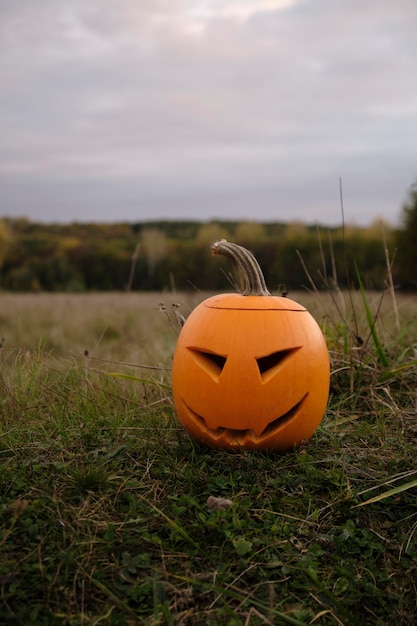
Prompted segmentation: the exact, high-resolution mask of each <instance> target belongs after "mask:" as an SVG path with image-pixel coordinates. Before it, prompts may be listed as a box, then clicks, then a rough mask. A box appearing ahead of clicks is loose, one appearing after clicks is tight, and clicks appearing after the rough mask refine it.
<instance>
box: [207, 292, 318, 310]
mask: <svg viewBox="0 0 417 626" xmlns="http://www.w3.org/2000/svg"><path fill="white" fill-rule="evenodd" d="M202 304H203V305H204V306H206V307H208V308H209V309H232V310H238V309H240V310H245V309H248V310H251V311H268V310H269V311H307V309H306V308H305V307H303V306H302V305H301V304H298V302H294V300H290V299H289V298H284V297H282V296H243V295H241V294H239V293H224V294H220V295H217V296H212V297H211V298H207V300H204V301H203V302H202Z"/></svg>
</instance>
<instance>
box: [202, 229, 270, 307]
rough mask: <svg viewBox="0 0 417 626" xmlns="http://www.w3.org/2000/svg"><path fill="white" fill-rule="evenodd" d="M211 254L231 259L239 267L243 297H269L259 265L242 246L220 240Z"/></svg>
mask: <svg viewBox="0 0 417 626" xmlns="http://www.w3.org/2000/svg"><path fill="white" fill-rule="evenodd" d="M211 252H212V254H213V255H214V256H217V255H223V256H226V257H228V258H229V259H232V261H233V262H234V263H236V265H237V266H238V267H239V269H240V270H241V272H242V277H243V288H242V289H241V293H242V295H243V296H270V295H271V293H270V292H269V291H268V288H267V286H266V284H265V278H264V275H263V274H262V270H261V268H260V265H259V263H258V261H257V260H256V259H255V257H254V256H253V254H252V252H250V251H249V250H247V249H246V248H243V247H242V246H238V245H237V244H236V243H230V241H226V239H221V240H220V241H216V242H215V243H213V244H212V246H211Z"/></svg>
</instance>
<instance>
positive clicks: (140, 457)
mask: <svg viewBox="0 0 417 626" xmlns="http://www.w3.org/2000/svg"><path fill="white" fill-rule="evenodd" d="M292 297H294V299H298V300H299V301H301V302H303V303H304V304H306V306H307V307H308V308H309V310H310V311H311V312H312V313H313V314H314V315H315V317H316V319H318V321H319V322H320V324H321V325H322V327H323V330H324V332H325V335H326V338H327V341H328V345H329V350H330V355H331V362H332V378H331V396H330V400H329V406H328V410H327V413H326V416H325V418H324V420H323V422H322V424H321V425H320V427H319V429H318V430H317V432H316V434H315V435H314V436H313V438H312V439H311V441H310V442H309V443H308V444H307V445H306V446H304V447H302V448H299V449H298V450H295V451H293V452H289V453H287V454H283V455H277V454H268V453H248V452H245V451H242V452H240V453H238V454H228V453H224V452H222V451H218V450H209V449H206V448H203V447H200V446H199V445H198V444H196V443H194V442H193V441H191V440H190V439H189V438H188V436H187V435H186V434H185V433H184V432H183V430H182V428H181V427H180V426H179V425H178V423H177V421H176V417H175V414H174V410H173V406H172V401H171V395H170V390H169V383H170V371H169V368H170V362H171V357H172V350H173V347H174V345H175V337H176V330H177V328H176V324H175V316H174V315H173V313H172V308H171V305H172V303H171V296H166V295H160V294H152V295H147V296H141V295H135V294H119V295H115V294H108V295H100V294H92V295H80V296H69V295H65V296H63V295H62V296H46V295H39V294H38V295H36V296H27V295H20V296H16V295H14V296H12V295H7V294H2V295H1V299H2V307H1V313H0V317H1V320H0V333H1V334H2V336H3V337H4V340H3V344H2V349H1V354H0V359H1V364H2V371H1V377H0V385H1V396H0V397H1V413H0V468H1V472H0V546H1V547H0V550H1V552H0V554H1V558H0V623H2V624H5V625H13V626H14V625H16V626H17V625H22V626H29V625H32V624H33V625H36V626H37V625H50V624H51V625H52V624H54V625H55V624H56V625H68V626H70V625H71V626H79V625H93V624H94V625H96V624H103V625H107V624H108V625H129V626H132V625H136V624H144V625H149V626H153V625H157V624H161V625H165V624H166V625H174V624H175V625H178V626H180V625H181V626H182V625H184V626H185V625H200V624H202V625H207V626H210V625H213V626H215V625H216V626H217V625H223V624H224V625H227V626H238V625H244V626H258V625H259V626H260V625H263V624H265V625H270V624H274V625H281V624H282V625H284V624H298V625H300V624H319V625H321V626H327V625H336V624H337V625H345V626H350V625H352V626H356V625H361V624H364V625H367V624H369V625H374V624H377V625H391V624H393V623H395V624H396V625H397V626H401V625H404V626H405V625H407V626H408V625H409V624H412V623H415V615H416V614H417V582H416V581H417V560H416V538H417V504H416V502H417V501H416V478H417V467H416V462H415V458H416V444H417V417H416V378H417V375H416V372H417V370H416V358H417V354H416V352H417V324H416V321H415V320H416V312H417V301H416V299H415V298H407V297H405V296H404V297H402V298H401V297H398V299H397V305H398V314H399V319H400V328H399V330H397V328H396V325H395V324H394V323H393V307H392V303H391V302H390V299H389V294H385V295H383V294H370V293H366V294H365V292H359V293H357V294H355V293H354V294H351V297H348V296H347V294H341V293H338V292H334V293H326V294H315V295H311V294H307V293H304V294H298V295H297V296H292ZM364 297H365V298H366V306H365V301H364V299H363V298H364ZM164 299H165V305H164V306H165V310H162V311H160V310H159V309H161V308H162V309H164V307H160V306H159V303H160V301H161V300H162V301H164ZM199 299H201V298H199ZM180 300H181V302H182V305H181V311H182V312H183V314H185V315H187V312H188V311H189V310H190V308H191V307H192V306H193V302H192V301H191V300H189V299H187V298H181V299H180ZM370 315H371V317H372V324H371V325H370V323H369V321H370V319H371V318H370ZM381 350H383V356H384V358H383V359H382V360H381ZM139 365H140V367H139ZM113 372H117V373H120V374H123V375H126V378H124V377H115V376H109V373H113ZM129 376H131V377H132V379H130V378H129ZM135 378H139V379H142V380H145V381H148V382H138V381H137V380H135ZM210 496H215V497H224V498H228V499H230V500H231V501H232V506H231V507H230V508H227V509H225V510H219V511H217V510H213V509H209V508H208V506H207V499H208V498H209V497H210Z"/></svg>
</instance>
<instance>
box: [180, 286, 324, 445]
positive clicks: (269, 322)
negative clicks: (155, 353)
mask: <svg viewBox="0 0 417 626" xmlns="http://www.w3.org/2000/svg"><path fill="white" fill-rule="evenodd" d="M329 378H330V370H329V356H328V351H327V347H326V343H325V340H324V337H323V335H322V333H321V330H320V328H319V326H318V325H317V323H316V322H315V320H314V319H313V318H312V316H311V315H310V314H309V313H308V311H306V309H304V308H303V307H302V306H301V305H299V304H297V303H296V302H292V301H291V300H289V299H287V298H280V297H274V296H242V295H238V294H226V295H222V296H214V297H212V298H209V299H208V300H205V301H204V302H202V303H201V304H200V305H199V306H198V307H197V308H196V309H195V310H194V311H193V312H192V314H191V315H190V316H189V318H188V320H187V321H186V323H185V325H184V327H183V328H182V330H181V333H180V336H179V339H178V343H177V347H176V350H175V355H174V362H173V370H172V385H173V394H174V403H175V407H176V410H177V413H178V417H179V419H180V421H181V423H182V424H183V426H184V428H185V429H186V430H187V431H188V433H189V434H190V435H191V436H192V437H194V438H196V439H197V440H199V441H201V442H203V443H205V444H207V445H210V446H215V447H220V448H225V449H228V450H234V449H239V448H240V447H244V448H248V449H269V450H286V449H289V448H292V447H294V446H296V445H297V444H299V443H301V442H302V441H304V440H308V439H309V438H310V437H311V435H312V434H313V433H314V431H315V430H316V428H317V426H318V425H319V423H320V421H321V419H322V417H323V413H324V411H325V408H326V404H327V399H328V394H329Z"/></svg>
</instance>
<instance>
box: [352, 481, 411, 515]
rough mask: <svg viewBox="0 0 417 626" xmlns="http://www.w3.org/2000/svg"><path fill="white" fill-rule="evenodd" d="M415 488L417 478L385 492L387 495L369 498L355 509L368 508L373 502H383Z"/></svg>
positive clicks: (382, 494)
mask: <svg viewBox="0 0 417 626" xmlns="http://www.w3.org/2000/svg"><path fill="white" fill-rule="evenodd" d="M413 487H417V478H416V479H415V480H411V481H410V482H408V483H404V484H403V485H398V487H394V488H393V489H390V490H389V491H385V493H380V494H379V495H377V496H374V497H373V498H369V500H366V501H365V502H361V503H360V504H356V505H355V506H354V507H353V508H354V509H356V508H358V507H360V506H366V505H367V504H372V503H373V502H380V501H381V500H385V499H386V498H390V497H391V496H396V495H397V494H398V493H401V492H403V491H408V489H412V488H413Z"/></svg>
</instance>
